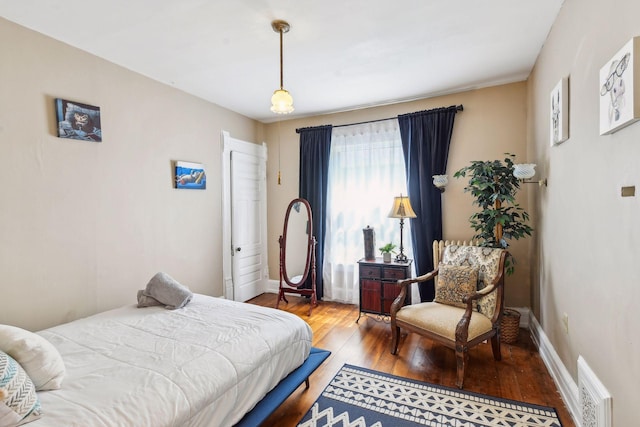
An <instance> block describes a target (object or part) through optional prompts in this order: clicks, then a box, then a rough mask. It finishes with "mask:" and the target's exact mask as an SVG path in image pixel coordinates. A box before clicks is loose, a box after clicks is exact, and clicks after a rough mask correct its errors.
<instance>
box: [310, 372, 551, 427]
mask: <svg viewBox="0 0 640 427" xmlns="http://www.w3.org/2000/svg"><path fill="white" fill-rule="evenodd" d="M416 425H423V426H433V427H494V426H499V427H503V426H507V427H533V426H536V427H538V426H545V427H546V426H549V427H551V426H554V427H560V426H562V424H561V422H560V419H559V418H558V414H557V413H556V410H555V409H554V408H550V407H546V406H539V405H531V404H528V403H523V402H518V401H515V400H507V399H500V398H497V397H491V396H487V395H482V394H478V393H471V392H464V391H461V390H459V389H453V388H448V387H441V386H438V385H434V384H429V383H425V382H420V381H415V380H410V379H407V378H402V377H396V376H393V375H389V374H385V373H382V372H378V371H373V370H370V369H365V368H360V367H357V366H351V365H344V366H343V367H342V368H341V369H340V371H339V372H338V373H337V374H336V376H335V377H334V378H333V380H331V383H329V385H328V386H327V387H326V388H325V389H324V391H323V392H322V394H321V395H320V397H319V398H318V400H316V402H315V403H314V404H313V406H312V407H311V409H309V412H307V414H306V415H305V416H304V418H302V420H301V421H300V423H299V424H298V427H320V426H327V427H338V426H339V427H347V426H348V427H403V426H416Z"/></svg>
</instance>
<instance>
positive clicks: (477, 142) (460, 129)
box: [265, 82, 537, 307]
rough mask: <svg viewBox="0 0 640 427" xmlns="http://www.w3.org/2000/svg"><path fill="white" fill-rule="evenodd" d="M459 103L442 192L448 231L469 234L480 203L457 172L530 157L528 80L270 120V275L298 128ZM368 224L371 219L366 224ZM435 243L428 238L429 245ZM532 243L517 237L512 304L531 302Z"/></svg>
mask: <svg viewBox="0 0 640 427" xmlns="http://www.w3.org/2000/svg"><path fill="white" fill-rule="evenodd" d="M454 104H463V106H464V111H462V112H460V113H458V114H457V116H456V120H455V125H454V130H453V137H452V140H451V148H450V152H449V161H448V167H447V169H448V170H447V173H448V174H449V176H450V180H449V182H450V184H449V186H448V187H447V189H446V192H445V193H444V194H443V195H442V200H443V217H444V220H443V222H444V224H443V226H444V236H445V238H447V239H456V240H457V239H469V238H470V237H471V236H472V235H473V230H472V229H471V228H470V227H469V221H468V219H469V216H471V214H472V213H473V212H475V207H473V206H472V204H471V203H472V198H471V196H470V195H469V194H467V193H465V192H464V191H463V189H464V186H465V182H466V181H464V180H462V179H460V180H456V179H453V172H455V171H456V170H458V169H460V168H461V167H463V166H466V165H468V164H469V162H470V161H471V160H493V159H503V158H504V155H503V154H504V153H505V152H510V153H513V154H516V155H517V159H518V160H519V161H523V162H524V161H525V160H527V159H526V116H527V113H526V84H525V83H524V82H520V83H514V84H509V85H503V86H497V87H492V88H487V89H480V90H473V91H468V92H463V93H459V94H455V95H449V96H443V97H437V98H432V99H425V100H420V101H414V102H407V103H402V104H395V105H388V106H384V107H376V108H368V109H364V110H357V111H351V112H345V113H340V114H332V115H326V116H316V117H310V118H306V119H298V120H289V121H282V122H280V123H272V124H269V125H267V126H266V137H265V138H266V141H267V144H268V148H269V162H268V166H267V188H268V190H267V191H268V194H269V200H268V218H269V225H268V227H269V228H268V236H269V271H270V277H271V279H274V280H275V279H277V278H278V236H279V235H280V234H281V233H282V222H283V219H284V214H285V211H286V208H287V204H288V203H289V201H290V200H291V199H293V198H295V197H297V196H298V171H299V135H298V134H296V132H295V129H296V128H300V127H307V126H318V125H323V124H333V125H340V124H348V123H356V122H360V121H366V120H375V119H381V118H387V117H395V116H397V115H398V114H404V113H410V112H414V111H420V110H425V109H430V108H436V107H443V106H449V105H454ZM278 145H279V146H280V168H281V171H282V185H277V184H276V178H277V174H278ZM528 187H534V186H524V187H523V189H522V191H521V192H520V193H519V195H518V196H519V202H520V203H521V205H522V206H523V207H524V208H525V209H526V208H527V201H528V198H527V193H528V192H529V191H537V187H535V188H528ZM389 206H391V201H389ZM364 226H366V224H363V227H364ZM431 243H432V242H425V244H428V245H431ZM529 247H530V244H529V242H528V241H527V240H520V241H517V242H514V243H513V246H512V248H511V251H512V252H513V254H514V256H515V257H516V259H517V261H518V264H517V266H516V273H515V274H514V275H513V276H511V277H508V278H507V291H506V301H507V304H508V305H510V306H516V307H528V306H529V305H530V294H531V290H530V279H529V277H530V272H529V257H530V255H529ZM363 254H364V249H363Z"/></svg>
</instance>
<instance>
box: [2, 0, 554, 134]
mask: <svg viewBox="0 0 640 427" xmlns="http://www.w3.org/2000/svg"><path fill="white" fill-rule="evenodd" d="M562 2H563V0H535V1H532V0H395V1H388V0H347V1H345V0H341V1H339V0H322V1H320V0H315V1H312V0H227V1H223V0H127V1H125V0H109V1H105V0H20V1H16V0H0V16H2V17H4V18H6V19H8V20H10V21H14V22H16V23H18V24H21V25H23V26H25V27H28V28H31V29H33V30H36V31H38V32H40V33H43V34H46V35H48V36H50V37H52V38H54V39H57V40H60V41H63V42H65V43H67V44H69V45H72V46H75V47H77V48H79V49H82V50H84V51H87V52H90V53H92V54H94V55H97V56H99V57H101V58H104V59H106V60H108V61H111V62H114V63H116V64H119V65H121V66H123V67H125V68H128V69H130V70H133V71H135V72H138V73H140V74H143V75H145V76H148V77H150V78H152V79H154V80H157V81H159V82H162V83H166V84H168V85H171V86H173V87H175V88H178V89H180V90H183V91H185V92H187V93H190V94H193V95H195V96H198V97H200V98H203V99H205V100H208V101H211V102H213V103H215V104H218V105H220V106H222V107H225V108H227V109H229V110H232V111H236V112H238V113H240V114H243V115H245V116H248V117H251V118H253V119H256V120H259V121H262V122H265V123H268V122H272V121H275V120H277V118H278V117H277V116H276V115H275V114H274V113H272V112H271V111H270V110H269V108H270V99H271V95H272V93H273V91H274V90H275V89H278V87H279V79H280V70H279V65H280V58H279V55H280V53H279V46H280V45H279V43H280V42H279V35H278V33H276V32H274V31H273V29H272V28H271V21H273V20H274V19H283V20H286V21H288V22H289V24H290V25H291V30H290V31H289V32H288V33H286V34H285V35H284V87H285V88H286V89H287V90H289V92H290V93H291V95H292V96H293V99H294V106H295V111H294V112H293V113H292V114H290V115H288V116H286V118H287V119H289V118H293V117H303V116H311V115H318V114H325V113H332V112H339V111H346V110H352V109H358V108H364V107H370V106H375V105H383V104H390V103H395V102H400V101H408V100H413V99H419V98H426V97H432V96H436V95H442V94H448V93H455V92H460V91H464V90H470V89H474V88H480V87H487V86H493V85H496V84H503V83H510V82H515V81H522V80H524V79H526V78H527V76H528V75H529V73H530V71H531V68H532V67H533V65H534V62H535V60H536V57H537V55H538V53H539V52H540V49H541V48H542V45H543V43H544V42H545V39H546V37H547V34H548V33H549V30H550V28H551V26H552V25H553V22H554V20H555V18H556V16H557V14H558V11H559V10H560V7H561V6H562ZM281 118H282V119H284V118H285V117H281Z"/></svg>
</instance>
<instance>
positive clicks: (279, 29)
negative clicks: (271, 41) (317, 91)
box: [271, 20, 293, 114]
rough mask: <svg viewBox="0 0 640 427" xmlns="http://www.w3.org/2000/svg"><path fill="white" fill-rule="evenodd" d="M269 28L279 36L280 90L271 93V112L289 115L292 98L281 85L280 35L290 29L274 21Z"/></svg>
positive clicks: (278, 21) (291, 107) (284, 23)
mask: <svg viewBox="0 0 640 427" xmlns="http://www.w3.org/2000/svg"><path fill="white" fill-rule="evenodd" d="M271 28H273V31H275V32H276V33H279V34H280V89H277V90H276V91H275V92H273V96H272V97H271V111H272V112H274V113H276V114H289V113H291V112H292V111H293V98H292V97H291V94H289V91H287V90H286V89H285V88H284V86H283V83H282V81H283V78H282V75H283V73H282V35H283V34H284V33H288V32H289V29H290V28H291V27H290V26H289V23H288V22H286V21H281V20H275V21H273V22H272V23H271Z"/></svg>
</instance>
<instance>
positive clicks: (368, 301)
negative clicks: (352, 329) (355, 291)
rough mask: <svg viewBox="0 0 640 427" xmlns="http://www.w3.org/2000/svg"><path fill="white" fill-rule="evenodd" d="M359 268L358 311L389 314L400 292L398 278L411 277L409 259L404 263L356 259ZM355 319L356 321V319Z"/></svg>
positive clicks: (380, 259)
mask: <svg viewBox="0 0 640 427" xmlns="http://www.w3.org/2000/svg"><path fill="white" fill-rule="evenodd" d="M358 264H359V268H358V269H359V270H360V313H359V314H358V320H360V316H361V315H362V313H373V314H378V315H381V316H389V314H390V311H391V304H392V303H393V300H394V299H396V297H397V296H398V294H399V293H400V287H398V286H397V285H396V283H397V282H398V280H403V279H407V278H409V277H411V260H409V261H408V262H406V263H397V262H394V261H392V262H382V258H376V259H375V261H374V260H365V259H364V258H363V259H361V260H360V261H358ZM358 320H356V322H357V321H358Z"/></svg>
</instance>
